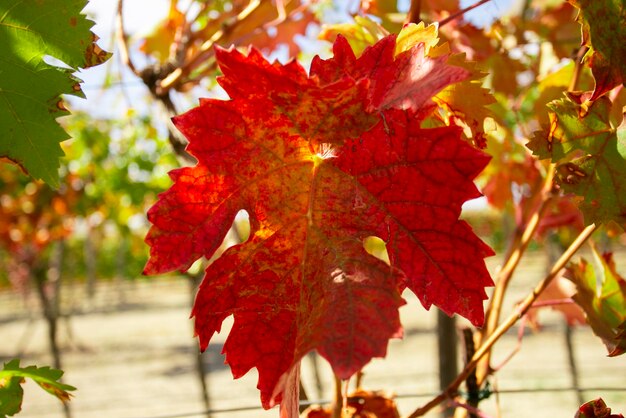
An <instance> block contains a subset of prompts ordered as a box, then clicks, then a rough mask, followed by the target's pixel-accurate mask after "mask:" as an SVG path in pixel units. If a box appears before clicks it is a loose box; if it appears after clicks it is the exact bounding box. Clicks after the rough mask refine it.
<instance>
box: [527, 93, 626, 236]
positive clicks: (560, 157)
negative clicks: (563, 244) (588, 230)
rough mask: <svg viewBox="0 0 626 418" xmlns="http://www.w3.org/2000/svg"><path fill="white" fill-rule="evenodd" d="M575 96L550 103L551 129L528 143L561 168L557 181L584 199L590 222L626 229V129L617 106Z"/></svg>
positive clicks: (602, 99)
mask: <svg viewBox="0 0 626 418" xmlns="http://www.w3.org/2000/svg"><path fill="white" fill-rule="evenodd" d="M587 96H588V94H574V93H569V94H568V98H567V99H561V100H556V101H553V102H551V103H549V104H548V109H549V119H550V125H549V126H547V127H545V128H544V129H543V130H542V131H539V132H536V133H535V136H534V138H533V139H532V140H531V141H530V142H529V143H528V144H527V146H528V148H530V149H531V150H532V151H533V153H534V154H535V155H537V156H538V157H539V158H541V159H546V158H549V159H551V160H552V162H554V163H556V164H557V176H556V179H557V181H558V183H559V184H560V186H561V187H562V189H563V190H564V191H565V192H566V193H573V194H575V195H578V196H580V197H582V198H584V200H583V202H582V203H581V205H580V208H581V210H582V211H583V214H584V216H585V223H586V224H591V223H594V222H596V223H603V222H608V221H615V222H617V223H618V224H620V225H622V226H624V225H626V193H625V191H626V124H624V123H623V122H622V124H621V125H620V126H619V127H617V128H615V127H613V123H612V122H611V120H610V114H611V101H610V100H609V99H607V98H606V97H601V98H600V99H598V100H596V101H595V102H589V101H587V100H585V98H586V97H587Z"/></svg>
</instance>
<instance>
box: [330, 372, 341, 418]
mask: <svg viewBox="0 0 626 418" xmlns="http://www.w3.org/2000/svg"><path fill="white" fill-rule="evenodd" d="M342 409H343V391H342V390H341V379H340V378H339V377H338V376H337V375H335V394H334V396H333V404H332V411H331V414H332V415H331V418H341V415H342V414H341V411H342Z"/></svg>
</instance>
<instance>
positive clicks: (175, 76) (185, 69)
mask: <svg viewBox="0 0 626 418" xmlns="http://www.w3.org/2000/svg"><path fill="white" fill-rule="evenodd" d="M260 5H261V1H260V0H253V1H251V2H250V4H248V6H247V7H246V8H245V9H243V10H242V11H241V12H240V13H239V14H238V15H237V17H236V18H235V20H234V21H233V23H231V24H228V25H224V26H223V27H222V29H220V30H218V31H217V32H215V33H214V34H213V36H211V37H210V38H209V39H207V40H206V41H205V42H204V43H203V44H202V45H201V46H200V48H198V51H197V52H196V53H195V54H194V55H193V56H192V57H191V58H190V59H189V60H188V61H187V62H186V63H185V64H184V65H182V66H180V67H178V68H176V69H175V70H174V71H172V73H171V74H169V75H168V76H167V77H165V79H163V80H162V81H161V82H160V84H159V90H160V92H164V91H168V90H169V89H171V88H172V87H173V86H174V85H175V84H176V83H178V82H179V81H180V79H181V78H182V77H183V76H184V75H186V74H188V73H189V72H190V71H191V70H192V69H193V68H195V67H196V65H197V64H198V63H199V62H200V61H202V60H204V59H206V54H207V53H208V52H209V51H210V50H211V49H212V48H213V46H214V45H215V44H216V43H217V42H218V41H219V40H220V39H222V37H224V35H226V34H227V33H228V32H230V31H231V30H232V28H233V27H234V26H235V25H236V24H237V23H238V22H240V21H242V20H243V19H245V18H247V17H248V16H249V15H250V14H251V13H252V12H254V11H255V10H256V9H258V8H259V6H260Z"/></svg>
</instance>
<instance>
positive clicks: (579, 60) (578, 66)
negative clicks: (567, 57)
mask: <svg viewBox="0 0 626 418" xmlns="http://www.w3.org/2000/svg"><path fill="white" fill-rule="evenodd" d="M588 50H589V47H588V46H586V45H583V46H581V47H580V48H579V49H578V53H577V54H576V61H574V74H572V80H571V81H570V85H569V87H568V88H567V91H575V90H577V89H578V81H579V80H580V73H581V71H582V67H583V58H584V57H585V54H586V53H587V51H588Z"/></svg>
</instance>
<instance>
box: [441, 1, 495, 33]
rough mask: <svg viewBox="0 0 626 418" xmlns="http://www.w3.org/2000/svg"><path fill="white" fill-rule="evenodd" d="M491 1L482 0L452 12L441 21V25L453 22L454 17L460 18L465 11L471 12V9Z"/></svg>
mask: <svg viewBox="0 0 626 418" xmlns="http://www.w3.org/2000/svg"><path fill="white" fill-rule="evenodd" d="M490 1H491V0H480V1H477V2H476V3H474V4H472V5H470V6H467V7H466V8H465V9H461V10H459V11H458V12H456V13H452V14H451V15H450V16H448V17H446V18H445V19H442V20H440V21H439V27H442V26H443V25H445V24H447V23H450V22H452V21H453V20H454V19H456V18H458V17H459V16H463V15H464V14H465V13H467V12H469V11H470V10H474V9H475V8H477V7H479V6H482V5H483V4H485V3H488V2H490Z"/></svg>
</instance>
